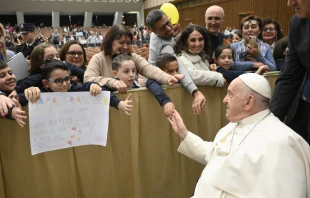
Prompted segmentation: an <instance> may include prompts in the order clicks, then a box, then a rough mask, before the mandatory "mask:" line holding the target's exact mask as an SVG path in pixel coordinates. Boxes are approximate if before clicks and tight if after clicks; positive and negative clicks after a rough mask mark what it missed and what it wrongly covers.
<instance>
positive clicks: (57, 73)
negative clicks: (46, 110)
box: [20, 59, 131, 114]
mask: <svg viewBox="0 0 310 198" xmlns="http://www.w3.org/2000/svg"><path fill="white" fill-rule="evenodd" d="M41 70H42V76H43V80H42V84H43V86H42V87H40V89H39V88H38V87H31V88H28V89H26V90H25V91H24V94H20V102H21V104H22V105H26V104H27V102H28V101H27V100H30V101H31V102H36V101H37V100H38V99H39V98H40V93H41V92H78V91H90V94H91V95H93V96H96V95H98V94H100V93H101V91H102V90H105V89H103V88H101V87H100V86H99V85H98V84H97V83H93V82H88V83H84V84H83V85H71V80H72V77H71V76H70V72H69V69H68V67H67V66H66V64H65V63H63V62H62V61H61V60H57V59H52V60H48V61H46V62H45V63H44V64H43V67H42V68H41ZM129 99H130V97H129V96H128V98H127V100H126V101H120V100H119V99H118V98H117V97H116V96H115V95H113V94H111V97H110V106H113V107H115V108H121V109H122V110H124V111H125V113H126V114H130V111H131V109H130V108H127V109H125V107H126V106H127V105H129V103H130V102H131V101H130V100H129ZM123 106H124V107H123ZM122 107H123V108H122Z"/></svg>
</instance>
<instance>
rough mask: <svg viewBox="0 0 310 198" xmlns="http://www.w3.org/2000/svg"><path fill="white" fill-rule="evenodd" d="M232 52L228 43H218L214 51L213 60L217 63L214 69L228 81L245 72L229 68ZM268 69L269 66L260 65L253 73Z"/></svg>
mask: <svg viewBox="0 0 310 198" xmlns="http://www.w3.org/2000/svg"><path fill="white" fill-rule="evenodd" d="M233 54H234V51H233V49H232V48H231V47H230V46H229V45H220V46H218V47H217V48H216V49H215V51H214V56H215V58H214V62H215V64H216V65H217V69H216V71H217V72H219V73H221V74H223V76H224V78H225V79H226V80H227V81H228V82H231V81H233V80H234V79H235V78H237V77H238V76H240V75H242V74H244V73H245V72H244V71H231V70H229V68H230V67H231V65H232V62H233V57H234V56H233ZM268 71H269V68H268V67H267V65H262V66H260V67H259V68H258V70H257V71H256V72H255V73H257V74H263V73H265V72H268Z"/></svg>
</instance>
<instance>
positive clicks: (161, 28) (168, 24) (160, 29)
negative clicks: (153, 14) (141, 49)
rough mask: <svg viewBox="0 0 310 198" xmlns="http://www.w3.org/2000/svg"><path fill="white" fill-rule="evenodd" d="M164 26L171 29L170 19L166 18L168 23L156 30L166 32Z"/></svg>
mask: <svg viewBox="0 0 310 198" xmlns="http://www.w3.org/2000/svg"><path fill="white" fill-rule="evenodd" d="M166 26H169V27H172V23H171V18H170V17H168V21H167V22H166V23H165V24H164V25H163V26H161V27H160V28H158V30H159V31H161V32H163V31H165V30H166Z"/></svg>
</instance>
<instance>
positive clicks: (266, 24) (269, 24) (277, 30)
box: [262, 18, 283, 53]
mask: <svg viewBox="0 0 310 198" xmlns="http://www.w3.org/2000/svg"><path fill="white" fill-rule="evenodd" d="M282 37H283V34H282V30H281V27H280V24H279V23H278V22H277V21H276V20H273V19H272V18H266V19H264V20H263V31H262V39H263V41H264V43H268V44H269V45H270V47H271V53H272V52H273V49H274V46H275V44H276V42H277V41H278V40H280V39H281V38H282Z"/></svg>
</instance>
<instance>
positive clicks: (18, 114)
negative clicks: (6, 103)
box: [12, 98, 27, 127]
mask: <svg viewBox="0 0 310 198" xmlns="http://www.w3.org/2000/svg"><path fill="white" fill-rule="evenodd" d="M13 102H14V103H15V107H14V108H13V110H12V117H13V118H14V119H15V121H16V122H17V124H18V125H19V126H20V127H24V125H25V124H26V123H25V122H24V120H26V119H27V116H25V114H26V112H25V111H23V110H22V107H21V105H20V103H19V102H18V100H16V99H15V98H13Z"/></svg>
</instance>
